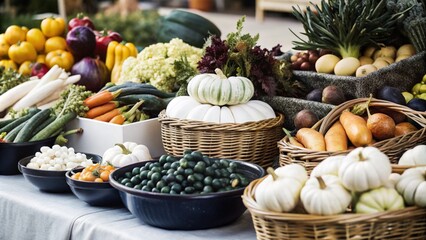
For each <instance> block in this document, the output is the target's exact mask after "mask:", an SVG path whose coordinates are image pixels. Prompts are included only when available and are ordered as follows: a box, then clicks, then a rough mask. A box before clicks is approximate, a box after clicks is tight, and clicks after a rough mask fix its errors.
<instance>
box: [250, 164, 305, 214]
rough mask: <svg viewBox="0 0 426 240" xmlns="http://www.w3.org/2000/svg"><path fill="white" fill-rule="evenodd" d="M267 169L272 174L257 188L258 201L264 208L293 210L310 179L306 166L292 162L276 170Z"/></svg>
mask: <svg viewBox="0 0 426 240" xmlns="http://www.w3.org/2000/svg"><path fill="white" fill-rule="evenodd" d="M267 171H268V173H269V174H270V175H269V176H267V177H266V178H265V179H263V180H262V182H261V183H260V184H259V185H258V186H257V188H256V191H255V198H256V202H257V203H258V204H259V206H260V207H261V208H262V209H264V210H268V211H274V212H290V211H292V210H293V209H294V208H295V207H296V205H297V203H298V202H299V197H300V191H301V189H302V187H303V185H304V184H305V182H306V180H307V179H308V174H307V172H306V170H305V168H304V167H302V166H300V165H298V164H290V165H286V166H283V167H279V168H277V169H276V170H275V171H274V170H273V169H272V168H268V169H267Z"/></svg>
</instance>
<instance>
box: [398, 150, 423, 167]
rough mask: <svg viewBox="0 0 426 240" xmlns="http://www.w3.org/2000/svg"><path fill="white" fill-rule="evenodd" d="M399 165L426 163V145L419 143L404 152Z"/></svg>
mask: <svg viewBox="0 0 426 240" xmlns="http://www.w3.org/2000/svg"><path fill="white" fill-rule="evenodd" d="M398 165H409V166H415V165H426V145H417V146H415V147H414V148H412V149H409V150H407V151H405V152H404V154H402V156H401V158H400V159H399V161H398Z"/></svg>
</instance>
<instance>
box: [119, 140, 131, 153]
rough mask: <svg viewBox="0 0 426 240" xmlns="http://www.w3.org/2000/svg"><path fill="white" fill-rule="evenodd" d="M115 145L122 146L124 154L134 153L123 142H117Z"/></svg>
mask: <svg viewBox="0 0 426 240" xmlns="http://www.w3.org/2000/svg"><path fill="white" fill-rule="evenodd" d="M115 146H119V147H120V148H121V152H122V153H123V154H124V155H128V154H130V153H132V152H131V151H130V150H129V149H127V148H126V147H125V146H124V145H123V144H122V143H117V144H115Z"/></svg>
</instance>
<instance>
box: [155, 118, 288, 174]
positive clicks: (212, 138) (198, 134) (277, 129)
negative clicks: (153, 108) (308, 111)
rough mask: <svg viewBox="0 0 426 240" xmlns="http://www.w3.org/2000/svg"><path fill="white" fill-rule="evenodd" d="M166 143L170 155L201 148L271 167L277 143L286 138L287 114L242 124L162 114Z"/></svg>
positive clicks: (208, 152)
mask: <svg viewBox="0 0 426 240" xmlns="http://www.w3.org/2000/svg"><path fill="white" fill-rule="evenodd" d="M158 119H159V121H160V123H161V137H162V141H163V146H164V149H165V151H166V152H167V153H168V154H172V155H175V156H182V154H183V151H184V150H186V149H192V150H197V151H201V152H202V153H203V154H205V155H208V156H210V157H217V158H227V159H237V160H242V161H248V162H251V163H255V164H258V165H260V166H262V167H265V168H266V167H269V166H272V164H273V161H274V158H276V157H277V156H278V154H279V152H278V148H277V145H276V144H277V142H278V141H279V140H280V139H281V138H282V137H283V131H282V129H281V128H282V124H283V122H284V116H283V115H282V114H278V116H277V117H276V118H273V119H266V120H262V121H258V122H248V123H242V124H215V123H208V122H201V121H192V120H185V119H176V118H169V117H167V116H166V114H165V112H164V111H163V112H161V113H160V115H159V118H158Z"/></svg>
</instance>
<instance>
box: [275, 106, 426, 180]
mask: <svg viewBox="0 0 426 240" xmlns="http://www.w3.org/2000/svg"><path fill="white" fill-rule="evenodd" d="M367 100H368V98H358V99H354V100H350V101H347V102H345V103H343V104H341V105H339V106H337V107H335V108H333V109H332V110H331V111H330V112H329V113H328V114H327V116H325V117H324V118H323V119H321V120H320V121H319V122H318V123H317V124H315V126H314V127H313V128H315V129H317V130H318V131H319V132H320V133H322V134H325V133H326V132H327V130H328V129H329V128H330V127H331V126H332V125H333V123H334V122H335V121H337V120H338V119H339V116H340V114H341V113H342V112H343V111H344V110H346V109H348V108H350V107H353V106H354V105H356V104H359V103H365V102H366V101H367ZM369 106H370V107H383V108H386V109H389V110H393V111H396V112H399V113H403V114H404V115H406V116H407V117H408V118H410V119H412V120H413V121H415V122H416V123H418V124H419V125H420V126H421V127H422V128H421V129H419V130H417V131H414V132H410V133H408V134H405V135H402V136H398V137H394V138H390V139H386V140H383V141H379V142H376V143H374V144H373V145H372V146H374V147H377V148H379V149H380V150H381V151H382V152H384V153H385V154H386V155H387V156H388V157H389V159H390V161H391V163H392V164H394V165H396V164H397V163H398V160H399V158H400V157H401V155H402V153H404V152H405V151H406V150H408V149H410V148H413V147H415V146H416V145H417V144H420V143H424V142H426V128H425V127H426V118H425V117H426V113H425V112H418V111H414V110H412V109H411V108H408V107H406V106H402V105H398V104H395V103H392V102H388V101H384V100H379V99H374V98H373V99H372V100H371V102H370V105H369ZM278 148H279V149H280V159H279V163H280V165H281V166H284V165H287V164H291V163H298V164H301V165H303V166H304V167H305V168H306V170H307V171H308V172H310V171H312V169H313V168H314V167H315V166H316V165H318V163H320V162H321V161H322V160H324V159H325V158H327V157H329V156H334V155H342V154H347V153H348V152H350V151H351V150H347V151H339V152H327V151H313V150H309V149H306V148H301V147H297V146H294V145H292V144H290V143H289V140H288V137H284V138H283V139H282V140H281V141H279V142H278ZM395 167H397V166H395Z"/></svg>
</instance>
